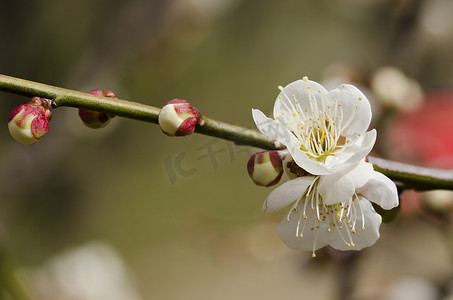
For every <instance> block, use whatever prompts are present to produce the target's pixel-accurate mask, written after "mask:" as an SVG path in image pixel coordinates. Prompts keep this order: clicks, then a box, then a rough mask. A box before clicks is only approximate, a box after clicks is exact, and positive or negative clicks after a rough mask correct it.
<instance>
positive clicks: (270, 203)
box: [263, 176, 314, 213]
mask: <svg viewBox="0 0 453 300" xmlns="http://www.w3.org/2000/svg"><path fill="white" fill-rule="evenodd" d="M313 180H314V177H312V176H304V177H297V178H295V179H292V180H290V181H287V182H285V183H283V184H282V185H280V186H279V187H277V188H276V189H274V190H273V191H272V192H271V193H270V194H269V196H267V198H266V200H265V201H264V204H263V210H264V212H267V213H269V212H273V211H276V210H279V209H281V208H283V207H285V206H288V205H289V204H291V203H293V202H294V201H296V200H297V199H299V198H300V197H302V196H303V194H304V193H305V190H306V189H307V187H308V186H309V185H310V184H311V183H312V182H313Z"/></svg>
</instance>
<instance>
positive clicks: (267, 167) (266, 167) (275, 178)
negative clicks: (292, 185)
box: [247, 151, 283, 186]
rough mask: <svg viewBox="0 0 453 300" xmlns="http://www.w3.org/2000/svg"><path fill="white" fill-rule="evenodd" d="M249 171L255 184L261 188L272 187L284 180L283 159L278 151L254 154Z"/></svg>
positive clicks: (249, 164) (248, 165)
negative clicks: (281, 179)
mask: <svg viewBox="0 0 453 300" xmlns="http://www.w3.org/2000/svg"><path fill="white" fill-rule="evenodd" d="M247 170H248V172H249V175H250V178H252V180H253V182H255V184H256V185H259V186H272V185H275V184H277V183H278V182H279V181H280V178H282V174H283V164H282V158H281V157H280V154H278V152H277V151H263V152H258V153H255V154H253V155H252V156H251V157H250V159H249V161H248V163H247Z"/></svg>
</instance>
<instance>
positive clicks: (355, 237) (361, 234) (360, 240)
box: [329, 197, 382, 251]
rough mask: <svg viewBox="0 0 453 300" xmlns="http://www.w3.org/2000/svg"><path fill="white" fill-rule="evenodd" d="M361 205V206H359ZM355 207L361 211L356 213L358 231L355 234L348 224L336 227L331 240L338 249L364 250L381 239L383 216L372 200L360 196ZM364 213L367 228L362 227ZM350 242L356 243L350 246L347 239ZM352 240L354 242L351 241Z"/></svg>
mask: <svg viewBox="0 0 453 300" xmlns="http://www.w3.org/2000/svg"><path fill="white" fill-rule="evenodd" d="M359 205H360V207H359ZM354 207H355V209H356V211H358V212H360V213H358V214H357V215H356V220H355V221H356V233H355V234H353V233H352V232H351V230H350V228H349V227H348V226H347V225H348V224H344V226H343V229H339V228H337V229H335V230H333V231H332V233H337V234H336V235H333V239H332V240H330V243H329V244H330V246H332V247H333V248H335V249H338V250H343V251H346V250H362V249H363V248H365V247H370V246H372V245H373V244H374V243H375V242H376V241H377V240H378V239H379V227H380V226H381V220H382V218H381V216H380V215H379V214H378V213H376V211H375V210H374V208H373V206H372V205H371V202H370V201H368V200H366V199H364V198H362V197H359V200H355V201H354ZM362 213H363V217H364V220H365V227H364V228H365V229H364V230H363V229H362V228H361V227H362ZM342 237H343V238H342ZM344 240H346V241H347V242H348V243H349V244H352V243H354V244H355V245H354V246H352V245H351V247H350V246H348V245H347V244H346V243H345V241H344ZM351 241H352V243H351Z"/></svg>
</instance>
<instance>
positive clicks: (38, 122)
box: [8, 97, 52, 145]
mask: <svg viewBox="0 0 453 300" xmlns="http://www.w3.org/2000/svg"><path fill="white" fill-rule="evenodd" d="M51 118H52V113H51V112H50V104H49V102H48V100H47V99H44V98H39V97H34V98H33V99H32V100H31V101H30V103H29V104H23V105H21V106H18V107H16V108H15V109H13V111H12V112H11V113H10V115H9V118H8V129H9V133H10V134H11V136H12V137H13V138H14V139H15V140H16V141H18V142H19V143H22V144H25V145H31V144H34V143H36V142H37V141H38V140H39V139H40V138H42V137H43V136H44V134H46V132H47V131H48V130H49V121H50V119H51Z"/></svg>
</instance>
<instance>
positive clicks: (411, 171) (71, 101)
mask: <svg viewBox="0 0 453 300" xmlns="http://www.w3.org/2000/svg"><path fill="white" fill-rule="evenodd" d="M0 90H2V91H5V92H9V93H15V94H19V95H23V96H27V97H35V96H38V97H43V98H48V99H52V100H53V106H54V107H59V106H69V107H76V108H86V109H91V110H96V111H102V112H106V113H110V114H113V115H116V116H121V117H125V118H129V119H135V120H139V121H145V122H150V123H155V124H157V123H158V121H157V117H158V115H159V112H160V109H159V108H156V107H152V106H148V105H144V104H140V103H136V102H132V101H126V100H120V99H112V98H107V97H101V96H95V95H92V94H88V93H82V92H77V91H73V90H69V89H64V88H59V87H54V86H50V85H46V84H42V83H37V82H32V81H28V80H24V79H19V78H14V77H10V76H5V75H0ZM203 120H204V122H202V124H199V125H198V126H197V128H196V129H195V132H197V133H201V134H205V135H209V136H213V137H218V138H222V139H225V140H229V141H232V142H234V143H236V144H240V145H248V146H253V147H257V148H262V149H267V150H272V149H275V150H277V149H279V148H278V146H277V145H276V143H274V141H272V140H271V139H269V138H267V137H266V136H264V135H263V134H261V133H260V132H258V131H256V130H251V129H248V128H244V127H240V126H236V125H232V124H228V123H224V122H220V121H216V120H213V119H210V118H207V117H205V116H204V117H203ZM370 162H371V163H372V164H373V165H374V168H375V169H376V170H377V171H379V172H382V173H383V174H385V175H387V176H388V177H390V178H391V179H393V180H396V181H400V182H403V183H404V184H405V186H406V187H410V188H415V189H418V190H431V189H448V190H453V171H447V170H437V169H429V168H422V167H417V166H413V165H407V164H401V163H398V162H394V161H390V160H384V159H380V158H375V157H370Z"/></svg>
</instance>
